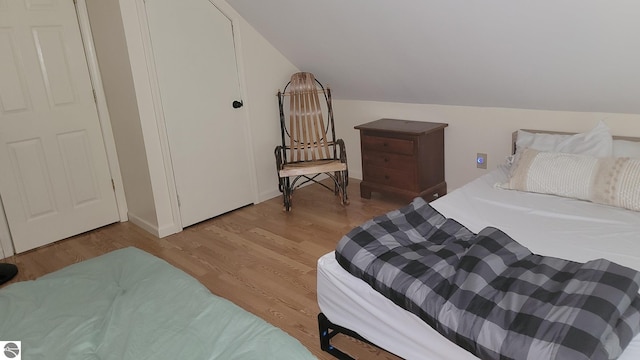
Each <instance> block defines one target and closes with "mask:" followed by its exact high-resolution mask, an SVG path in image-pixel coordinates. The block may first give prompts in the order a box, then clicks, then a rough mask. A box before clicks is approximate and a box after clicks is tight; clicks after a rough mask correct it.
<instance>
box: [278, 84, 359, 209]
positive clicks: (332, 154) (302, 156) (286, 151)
mask: <svg viewBox="0 0 640 360" xmlns="http://www.w3.org/2000/svg"><path fill="white" fill-rule="evenodd" d="M319 94H322V95H323V98H324V99H323V101H322V102H321V101H320V97H319V96H318V95H319ZM278 103H279V106H280V129H281V133H282V145H279V146H276V149H275V155H276V167H277V171H278V187H279V189H280V192H282V194H283V198H284V209H285V210H286V211H289V210H291V196H292V195H293V191H294V190H295V189H296V188H298V187H299V186H301V185H303V184H306V183H308V182H310V181H313V182H316V183H318V184H320V185H322V186H324V187H325V188H327V189H329V190H330V191H333V192H334V194H335V195H338V196H340V203H341V204H343V205H347V204H349V200H348V197H347V185H348V183H349V173H348V169H347V153H346V150H345V146H344V141H342V139H336V134H335V128H334V124H333V109H332V107H331V90H329V88H328V87H327V88H326V89H325V88H324V87H323V86H322V84H321V83H320V82H319V81H318V80H316V79H315V78H314V76H313V74H311V73H308V72H299V73H296V74H293V75H292V76H291V81H289V83H287V85H286V86H285V87H284V90H283V91H282V92H281V91H278ZM323 110H324V111H326V123H325V116H324V113H323ZM285 112H287V113H288V114H287V115H288V116H285ZM287 118H288V122H287ZM321 174H326V175H327V176H328V177H329V178H331V179H332V180H333V183H334V187H333V189H332V188H330V187H329V186H327V185H325V184H323V183H322V182H319V181H317V180H316V178H317V177H318V176H319V175H321Z"/></svg>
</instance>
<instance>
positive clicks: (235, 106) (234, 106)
mask: <svg viewBox="0 0 640 360" xmlns="http://www.w3.org/2000/svg"><path fill="white" fill-rule="evenodd" d="M242 105H244V104H243V103H242V100H240V101H238V100H235V101H234V102H233V103H232V104H231V106H233V108H234V109H238V108H241V107H242Z"/></svg>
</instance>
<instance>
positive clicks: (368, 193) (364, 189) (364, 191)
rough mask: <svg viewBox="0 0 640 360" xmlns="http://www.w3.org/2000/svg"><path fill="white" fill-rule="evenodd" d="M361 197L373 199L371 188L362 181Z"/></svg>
mask: <svg viewBox="0 0 640 360" xmlns="http://www.w3.org/2000/svg"><path fill="white" fill-rule="evenodd" d="M360 197H361V198H363V199H371V190H369V189H368V188H367V187H366V186H363V185H362V183H360Z"/></svg>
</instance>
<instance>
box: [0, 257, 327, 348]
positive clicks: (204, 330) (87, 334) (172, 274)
mask: <svg viewBox="0 0 640 360" xmlns="http://www.w3.org/2000/svg"><path fill="white" fill-rule="evenodd" d="M0 339H2V340H3V341H20V342H21V348H22V349H21V350H22V355H23V358H24V359H114V360H115V359H120V360H121V359H132V360H134V359H135V360H141V359H154V360H155V359H194V360H195V359H202V360H204V359H225V360H227V359H292V360H293V359H296V360H300V359H315V357H314V356H312V355H311V353H310V352H309V351H308V350H307V349H306V348H305V347H304V346H302V344H300V343H299V342H298V341H297V340H296V339H294V338H293V337H291V336H289V335H288V334H286V333H285V332H283V331H282V330H280V329H278V328H276V327H274V326H272V325H270V324H268V323H267V322H265V321H263V320H262V319H260V318H258V317H256V316H254V315H252V314H250V313H248V312H246V311H244V310H243V309H241V308H240V307H238V306H236V305H234V304H233V303H231V302H229V301H227V300H225V299H223V298H220V297H217V296H214V295H212V294H211V293H210V292H209V290H208V289H207V288H205V287H204V286H203V285H201V284H200V283H199V282H198V281H197V280H196V279H194V278H192V277H191V276H189V275H187V274H186V273H184V272H182V271H181V270H179V269H177V268H175V267H173V266H172V265H170V264H168V263H167V262H165V261H164V260H162V259H159V258H157V257H155V256H152V255H150V254H148V253H146V252H144V251H142V250H139V249H136V248H133V247H131V248H125V249H120V250H116V251H113V252H110V253H107V254H105V255H102V256H99V257H97V258H93V259H90V260H86V261H83V262H80V263H77V264H74V265H71V266H68V267H66V268H64V269H61V270H59V271H56V272H53V273H50V274H47V275H45V276H43V277H41V278H39V279H37V280H34V281H25V282H19V283H15V284H11V285H9V286H7V287H6V288H3V289H1V290H0Z"/></svg>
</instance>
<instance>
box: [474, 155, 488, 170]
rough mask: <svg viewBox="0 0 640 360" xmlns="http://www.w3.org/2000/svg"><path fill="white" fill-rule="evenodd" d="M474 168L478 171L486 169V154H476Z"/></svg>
mask: <svg viewBox="0 0 640 360" xmlns="http://www.w3.org/2000/svg"><path fill="white" fill-rule="evenodd" d="M476 167H477V168H478V169H486V168H487V154H483V153H478V154H477V155H476Z"/></svg>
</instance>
